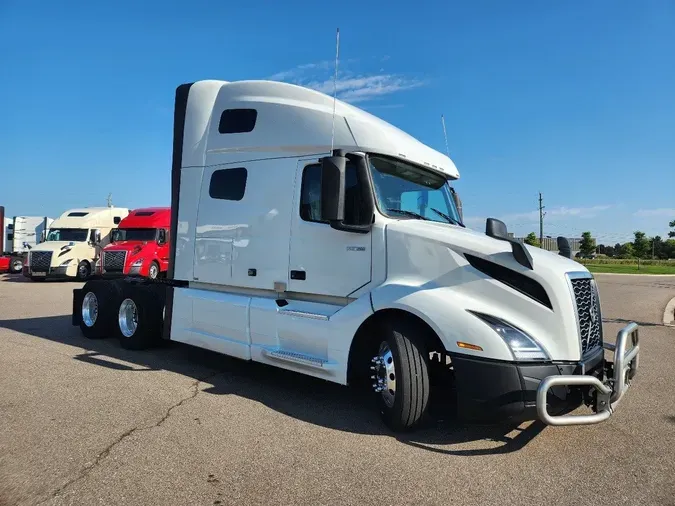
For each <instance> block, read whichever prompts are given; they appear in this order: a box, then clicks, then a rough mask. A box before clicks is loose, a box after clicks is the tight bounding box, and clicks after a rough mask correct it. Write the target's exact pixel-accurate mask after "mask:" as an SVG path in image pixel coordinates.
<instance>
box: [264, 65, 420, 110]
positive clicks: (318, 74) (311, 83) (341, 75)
mask: <svg viewBox="0 0 675 506" xmlns="http://www.w3.org/2000/svg"><path fill="white" fill-rule="evenodd" d="M354 61H356V60H347V61H345V62H344V64H343V63H342V62H340V64H341V65H344V66H345V67H346V66H347V64H348V63H350V62H354ZM334 65H335V62H332V61H328V60H326V61H322V62H317V63H306V64H303V65H298V66H297V67H295V68H293V69H290V70H284V71H282V72H277V73H276V74H273V75H271V76H269V77H268V79H270V80H273V81H286V82H290V83H293V84H299V85H302V86H306V87H308V88H312V89H314V90H317V91H320V92H321V93H326V94H328V95H332V94H333V87H334V86H335V89H336V91H337V97H338V98H339V99H340V100H344V101H345V102H351V103H355V102H365V101H368V100H372V99H375V98H379V97H382V96H385V95H391V94H393V93H396V92H399V91H404V90H409V89H412V88H417V87H420V86H423V85H424V84H425V83H424V81H422V80H420V79H415V78H408V77H406V76H402V75H397V74H391V73H383V72H382V71H380V72H379V73H375V74H369V73H364V74H354V73H353V72H351V71H349V70H348V69H345V68H343V69H342V70H340V67H338V79H337V81H336V82H335V83H334V77H333V75H332V72H333V69H334Z"/></svg>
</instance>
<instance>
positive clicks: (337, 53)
mask: <svg viewBox="0 0 675 506" xmlns="http://www.w3.org/2000/svg"><path fill="white" fill-rule="evenodd" d="M339 57H340V28H339V27H338V29H337V36H336V41H335V77H334V78H333V125H332V131H331V134H330V154H331V156H332V155H333V147H334V144H335V104H336V102H337V74H338V58H339Z"/></svg>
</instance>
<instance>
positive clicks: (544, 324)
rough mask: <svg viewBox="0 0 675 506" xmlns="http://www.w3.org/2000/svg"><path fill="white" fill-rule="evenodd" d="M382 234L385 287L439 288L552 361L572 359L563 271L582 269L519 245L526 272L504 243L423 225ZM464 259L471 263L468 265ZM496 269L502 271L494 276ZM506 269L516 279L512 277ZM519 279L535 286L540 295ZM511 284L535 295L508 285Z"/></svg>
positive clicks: (573, 334) (568, 290)
mask: <svg viewBox="0 0 675 506" xmlns="http://www.w3.org/2000/svg"><path fill="white" fill-rule="evenodd" d="M386 237H387V282H388V283H391V284H394V285H419V286H424V287H425V288H428V289H433V287H438V288H443V289H444V290H446V291H447V293H448V294H451V297H452V301H450V300H449V303H451V304H454V305H456V306H457V307H460V308H462V309H465V310H472V311H478V312H482V313H486V314H490V315H492V316H496V317H498V318H503V319H505V320H506V321H508V322H509V323H511V324H512V325H515V326H516V327H518V328H520V329H521V330H523V331H525V332H526V333H528V334H529V335H530V336H534V337H535V338H539V339H540V343H545V345H544V347H545V348H546V349H547V351H548V352H549V356H551V357H555V358H556V360H578V359H579V358H580V352H581V345H580V341H579V337H578V333H579V331H578V329H577V322H576V308H575V304H576V303H575V299H574V294H573V292H572V287H571V285H570V282H569V281H568V279H567V274H568V273H571V272H577V273H582V275H586V276H588V277H590V276H591V275H590V273H589V272H588V270H587V269H586V268H585V267H584V266H583V265H581V264H579V263H577V262H575V261H574V260H571V259H569V258H565V257H563V256H561V255H559V254H557V253H554V252H550V251H545V250H542V249H540V248H536V247H532V246H526V248H527V251H529V253H530V254H531V256H532V267H533V268H532V269H528V268H526V267H524V266H522V265H521V264H519V263H518V262H517V261H516V259H515V258H514V257H513V253H512V251H511V244H510V243H508V242H507V241H500V240H498V239H494V238H492V237H489V236H487V235H485V234H484V233H481V232H476V231H473V230H468V229H465V228H462V227H458V226H453V225H449V224H444V223H436V222H431V221H422V220H397V221H393V222H389V223H388V224H387V228H386ZM471 256H473V257H474V258H473V259H471V260H472V262H473V264H472V263H471V262H470V261H469V259H470V258H471ZM476 258H477V259H478V260H476ZM481 259H482V260H483V262H482V263H481V262H480V260H481ZM485 261H488V262H490V263H491V264H486V263H485ZM494 264H497V265H496V267H497V269H495V266H494ZM490 265H493V267H490ZM499 266H501V267H505V268H507V269H508V270H504V271H499V269H498V268H499ZM484 269H488V270H487V271H485V270H484ZM509 271H511V272H514V273H518V274H520V275H521V276H524V278H517V279H516V278H515V277H514V276H512V275H509V274H508V273H509ZM525 278H529V279H531V280H533V281H536V282H537V283H538V285H539V286H540V287H541V289H543V292H545V296H544V294H543V293H542V291H540V290H539V289H538V288H536V285H533V284H532V283H529V282H527V281H526V280H525ZM511 282H515V283H516V284H517V285H518V286H520V287H521V288H523V290H527V291H528V293H530V295H536V297H531V296H528V295H527V294H526V293H525V292H524V291H523V290H520V289H518V288H515V287H513V286H511V285H510V283H511ZM523 283H524V284H523ZM533 286H534V288H533ZM532 290H534V292H532ZM539 297H542V298H539ZM543 297H545V298H543ZM546 299H548V300H546ZM465 330H466V329H465Z"/></svg>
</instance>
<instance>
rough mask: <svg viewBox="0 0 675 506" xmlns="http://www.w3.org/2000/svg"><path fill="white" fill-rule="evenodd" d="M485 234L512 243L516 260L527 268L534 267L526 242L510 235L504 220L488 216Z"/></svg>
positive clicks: (512, 250)
mask: <svg viewBox="0 0 675 506" xmlns="http://www.w3.org/2000/svg"><path fill="white" fill-rule="evenodd" d="M485 235H487V236H489V237H492V238H493V239H498V240H500V241H506V242H508V243H509V244H511V252H512V253H513V258H515V260H516V262H518V263H519V264H520V265H522V266H523V267H525V268H526V269H530V270H532V269H533V264H532V255H530V252H529V251H527V248H526V247H525V245H524V244H522V243H520V242H519V241H518V240H517V239H512V238H510V237H509V234H508V231H507V230H506V224H505V223H504V222H503V221H501V220H498V219H496V218H488V219H487V221H486V222H485Z"/></svg>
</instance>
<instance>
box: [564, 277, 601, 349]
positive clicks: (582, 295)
mask: <svg viewBox="0 0 675 506" xmlns="http://www.w3.org/2000/svg"><path fill="white" fill-rule="evenodd" d="M570 281H571V283H572V289H573V290H574V299H575V301H576V304H577V315H578V317H579V333H580V335H581V353H582V355H585V354H586V353H588V352H589V351H592V350H595V349H596V348H598V347H600V346H602V318H601V314H600V298H599V297H598V289H597V287H596V286H595V282H594V281H593V279H591V278H581V279H572V280H570Z"/></svg>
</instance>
